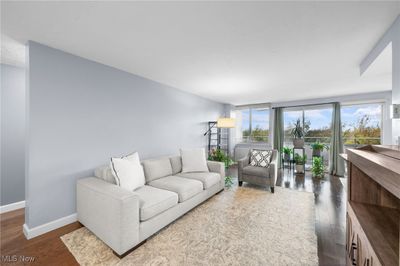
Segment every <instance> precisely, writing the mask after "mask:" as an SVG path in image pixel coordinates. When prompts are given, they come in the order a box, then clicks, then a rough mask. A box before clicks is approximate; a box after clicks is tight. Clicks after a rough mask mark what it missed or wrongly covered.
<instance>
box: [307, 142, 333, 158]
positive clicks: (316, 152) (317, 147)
mask: <svg viewBox="0 0 400 266" xmlns="http://www.w3.org/2000/svg"><path fill="white" fill-rule="evenodd" d="M311 149H312V150H313V154H312V155H313V156H316V157H320V156H321V152H323V151H324V150H325V149H326V150H329V146H328V145H326V144H324V143H321V142H319V141H317V142H315V143H313V144H311Z"/></svg>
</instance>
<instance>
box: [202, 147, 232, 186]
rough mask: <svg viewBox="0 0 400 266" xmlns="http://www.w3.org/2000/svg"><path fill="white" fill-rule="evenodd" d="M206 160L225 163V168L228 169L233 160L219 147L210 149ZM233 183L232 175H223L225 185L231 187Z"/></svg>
mask: <svg viewBox="0 0 400 266" xmlns="http://www.w3.org/2000/svg"><path fill="white" fill-rule="evenodd" d="M208 160H210V161H216V162H223V163H224V164H225V169H228V168H229V166H231V165H233V164H234V161H233V160H232V158H231V157H229V156H228V155H227V154H226V153H225V152H224V151H222V150H221V149H212V150H211V151H210V154H209V155H208ZM232 185H233V178H232V176H230V175H228V176H225V186H226V187H228V188H229V187H231V186H232Z"/></svg>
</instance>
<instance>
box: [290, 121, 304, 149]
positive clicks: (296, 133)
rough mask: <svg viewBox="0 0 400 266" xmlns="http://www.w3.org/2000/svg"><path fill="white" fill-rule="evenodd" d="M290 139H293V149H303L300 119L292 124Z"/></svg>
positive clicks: (302, 131)
mask: <svg viewBox="0 0 400 266" xmlns="http://www.w3.org/2000/svg"><path fill="white" fill-rule="evenodd" d="M292 137H293V146H294V147H295V148H300V149H301V148H303V147H304V138H303V137H304V129H303V127H302V126H301V123H300V119H297V121H296V123H295V124H294V128H293V129H292Z"/></svg>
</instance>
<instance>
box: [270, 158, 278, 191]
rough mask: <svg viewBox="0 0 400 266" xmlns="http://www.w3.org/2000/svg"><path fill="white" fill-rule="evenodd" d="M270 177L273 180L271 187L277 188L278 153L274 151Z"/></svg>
mask: <svg viewBox="0 0 400 266" xmlns="http://www.w3.org/2000/svg"><path fill="white" fill-rule="evenodd" d="M269 176H270V178H271V180H270V185H271V187H273V186H275V183H276V179H277V178H278V151H277V150H274V151H273V153H272V158H271V163H270V165H269Z"/></svg>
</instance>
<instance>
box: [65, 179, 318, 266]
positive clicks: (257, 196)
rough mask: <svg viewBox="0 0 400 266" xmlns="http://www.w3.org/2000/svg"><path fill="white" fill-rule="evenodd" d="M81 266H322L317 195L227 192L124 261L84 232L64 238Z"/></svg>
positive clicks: (279, 190)
mask: <svg viewBox="0 0 400 266" xmlns="http://www.w3.org/2000/svg"><path fill="white" fill-rule="evenodd" d="M61 239H62V241H63V242H64V244H65V245H66V246H67V247H68V249H69V250H70V252H71V253H72V254H73V255H74V257H75V258H76V260H77V261H78V263H79V264H81V265H318V255H317V237H316V235H315V210H314V195H313V194H312V193H307V192H299V191H294V190H289V189H283V188H278V187H276V188H275V193H274V194H271V193H270V192H269V191H268V190H263V189H259V188H253V187H239V188H231V189H225V191H223V192H221V193H219V194H218V195H215V196H214V197H212V198H210V199H209V200H208V201H206V202H204V203H203V204H201V205H200V206H198V207H196V208H195V209H193V210H191V211H190V212H188V213H187V214H185V215H184V216H182V217H181V218H179V219H178V220H176V221H175V222H174V223H172V224H170V225H169V226H167V227H165V228H164V229H162V230H161V231H160V232H158V233H157V234H155V235H154V236H153V237H151V238H150V239H148V240H147V242H146V243H144V244H143V245H142V246H140V247H139V248H137V249H136V250H134V251H132V252H131V253H130V254H129V255H127V256H126V257H124V258H122V259H119V258H118V257H117V256H115V255H114V254H113V253H112V251H111V249H110V248H109V247H108V246H106V245H105V244H104V243H103V242H102V241H101V240H100V239H98V238H97V237H96V236H95V235H94V234H93V233H91V232H90V231H89V230H88V229H86V228H85V227H83V228H80V229H77V230H76V231H74V232H71V233H69V234H66V235H64V236H62V237H61Z"/></svg>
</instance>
